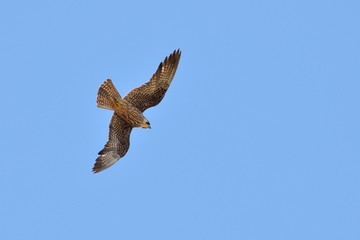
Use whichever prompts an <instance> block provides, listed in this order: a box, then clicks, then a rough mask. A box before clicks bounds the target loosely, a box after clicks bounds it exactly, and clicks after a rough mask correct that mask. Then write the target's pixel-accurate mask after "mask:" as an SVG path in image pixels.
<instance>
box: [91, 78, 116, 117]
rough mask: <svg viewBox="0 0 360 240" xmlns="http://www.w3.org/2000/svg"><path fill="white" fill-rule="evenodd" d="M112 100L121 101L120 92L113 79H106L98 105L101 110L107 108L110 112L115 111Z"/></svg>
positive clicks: (101, 87)
mask: <svg viewBox="0 0 360 240" xmlns="http://www.w3.org/2000/svg"><path fill="white" fill-rule="evenodd" d="M111 99H112V100H113V99H121V96H120V94H119V92H118V91H117V90H116V88H115V86H114V84H113V83H112V81H111V79H106V80H105V82H104V83H103V84H101V86H100V88H99V91H98V94H97V99H96V103H97V106H98V107H99V108H105V109H109V110H114V109H113V107H112V104H111V102H112V101H111Z"/></svg>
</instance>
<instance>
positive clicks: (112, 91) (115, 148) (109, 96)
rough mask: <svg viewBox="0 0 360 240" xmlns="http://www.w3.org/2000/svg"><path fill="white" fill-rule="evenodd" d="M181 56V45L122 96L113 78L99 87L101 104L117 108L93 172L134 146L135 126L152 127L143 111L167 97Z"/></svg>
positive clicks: (110, 164) (98, 104)
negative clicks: (141, 82) (132, 137)
mask: <svg viewBox="0 0 360 240" xmlns="http://www.w3.org/2000/svg"><path fill="white" fill-rule="evenodd" d="M180 57H181V51H180V49H178V50H175V51H174V52H173V53H171V54H170V55H169V56H167V57H166V58H165V59H164V61H162V62H161V63H160V65H159V67H158V68H157V70H156V72H155V73H154V74H153V75H152V77H151V78H150V80H149V81H148V82H146V83H145V84H143V85H141V86H140V87H137V88H134V89H133V90H131V91H130V92H129V93H128V94H127V95H126V96H125V97H124V98H121V96H120V94H119V92H118V91H117V90H116V88H115V86H114V84H113V83H112V81H111V79H107V80H106V81H105V82H104V83H103V84H102V85H101V86H100V88H99V90H98V94H97V100H96V103H97V106H98V107H99V108H104V109H108V110H112V111H114V113H113V115H112V117H111V121H110V126H109V140H108V141H107V143H106V144H105V146H104V148H103V149H102V150H101V151H100V152H99V153H98V154H99V155H100V156H99V157H98V158H97V159H96V161H95V164H94V167H93V169H92V170H93V172H94V173H98V172H100V171H102V170H105V169H107V168H109V167H110V166H112V165H113V164H114V163H116V162H117V161H118V160H119V159H120V158H121V157H123V156H124V155H125V154H126V152H127V151H128V149H129V146H130V133H131V130H132V129H133V128H134V127H140V128H151V127H150V123H149V121H148V120H147V119H146V118H145V117H144V115H143V112H144V111H145V110H146V109H148V108H150V107H154V106H156V105H158V104H159V103H160V101H161V100H162V99H163V98H164V96H165V93H166V91H167V89H168V88H169V86H170V83H171V81H172V80H173V78H174V75H175V72H176V69H177V67H178V65H179V61H180Z"/></svg>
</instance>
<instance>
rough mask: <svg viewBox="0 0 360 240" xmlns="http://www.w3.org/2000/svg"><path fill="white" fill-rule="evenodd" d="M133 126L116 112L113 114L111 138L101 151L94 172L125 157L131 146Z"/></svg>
mask: <svg viewBox="0 0 360 240" xmlns="http://www.w3.org/2000/svg"><path fill="white" fill-rule="evenodd" d="M131 130H132V127H131V126H130V125H129V124H128V123H127V122H125V121H124V120H122V119H121V118H120V117H119V116H118V115H117V114H116V113H114V114H113V116H112V118H111V122H110V126H109V140H108V142H107V143H106V144H105V147H104V148H103V150H101V151H100V152H99V155H100V156H99V157H98V158H97V159H96V162H95V165H94V167H93V172H94V173H97V172H100V171H102V170H104V169H106V168H108V167H110V166H111V165H113V164H114V163H116V162H117V161H118V160H119V159H120V158H121V157H123V156H124V155H125V154H126V152H127V151H128V149H129V146H130V133H131Z"/></svg>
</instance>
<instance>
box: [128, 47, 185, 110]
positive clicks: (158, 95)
mask: <svg viewBox="0 0 360 240" xmlns="http://www.w3.org/2000/svg"><path fill="white" fill-rule="evenodd" d="M180 57H181V51H180V49H178V50H175V51H174V52H173V53H172V54H170V55H169V56H168V57H166V58H165V60H164V61H163V62H162V63H160V65H159V67H158V69H157V70H156V72H155V73H154V75H153V76H152V77H151V79H150V80H149V81H148V82H147V83H145V84H143V85H141V86H140V87H138V88H135V89H133V90H131V91H130V92H129V93H128V94H127V95H126V97H125V98H124V99H125V100H126V101H128V102H130V103H131V104H132V105H133V106H135V107H136V108H138V109H139V110H140V111H141V112H143V111H145V110H146V109H148V108H150V107H153V106H156V105H157V104H159V103H160V101H161V100H162V99H163V97H164V96H165V93H166V90H167V89H168V88H169V86H170V83H171V81H172V79H173V78H174V75H175V72H176V69H177V67H178V64H179V61H180Z"/></svg>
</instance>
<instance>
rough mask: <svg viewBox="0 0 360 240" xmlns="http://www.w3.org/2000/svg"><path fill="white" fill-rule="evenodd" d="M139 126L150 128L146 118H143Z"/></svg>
mask: <svg viewBox="0 0 360 240" xmlns="http://www.w3.org/2000/svg"><path fill="white" fill-rule="evenodd" d="M140 127H142V128H151V126H150V123H149V121H148V120H146V119H144V121H143V122H142V123H141V125H140Z"/></svg>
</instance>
